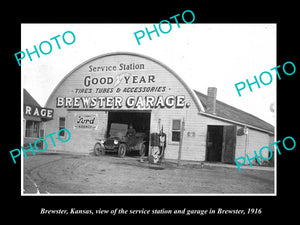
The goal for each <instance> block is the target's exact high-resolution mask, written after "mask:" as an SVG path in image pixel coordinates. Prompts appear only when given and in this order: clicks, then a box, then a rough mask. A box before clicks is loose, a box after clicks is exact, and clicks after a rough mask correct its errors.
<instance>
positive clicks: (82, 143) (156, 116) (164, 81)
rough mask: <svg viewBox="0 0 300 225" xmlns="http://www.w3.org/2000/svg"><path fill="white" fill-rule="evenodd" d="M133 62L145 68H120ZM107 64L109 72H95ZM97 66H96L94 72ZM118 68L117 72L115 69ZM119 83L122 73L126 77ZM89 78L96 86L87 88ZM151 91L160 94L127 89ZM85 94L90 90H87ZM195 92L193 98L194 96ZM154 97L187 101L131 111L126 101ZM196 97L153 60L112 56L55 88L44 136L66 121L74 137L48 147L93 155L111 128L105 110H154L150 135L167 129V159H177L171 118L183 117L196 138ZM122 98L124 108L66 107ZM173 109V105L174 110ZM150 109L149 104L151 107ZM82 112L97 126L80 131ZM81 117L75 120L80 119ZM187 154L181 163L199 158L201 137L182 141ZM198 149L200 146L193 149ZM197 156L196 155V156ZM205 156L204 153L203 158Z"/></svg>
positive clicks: (80, 70)
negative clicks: (78, 99)
mask: <svg viewBox="0 0 300 225" xmlns="http://www.w3.org/2000/svg"><path fill="white" fill-rule="evenodd" d="M132 63H135V65H143V67H141V66H140V68H143V69H132V68H131V69H130V68H129V70H126V71H123V70H122V71H120V67H119V66H120V65H121V64H125V65H130V64H132ZM101 66H102V67H105V66H108V67H109V68H110V69H111V70H110V71H104V72H103V71H100V72H99V71H97V70H98V67H101ZM93 68H96V69H95V70H96V72H94V70H93ZM113 68H115V70H113ZM124 74H125V76H124V77H123V79H121V75H124ZM87 76H90V77H91V79H90V80H92V79H93V78H95V82H94V83H95V84H90V85H89V86H88V87H86V83H85V80H86V77H87ZM101 77H105V78H108V77H110V79H111V82H109V84H108V83H106V84H100V83H97V84H96V78H97V79H99V78H101ZM118 79H119V80H121V82H120V83H119V84H117V85H116V86H115V84H116V83H115V82H116V81H117V80H118ZM144 87H150V89H153V88H159V89H157V90H159V91H145V92H127V91H125V90H128V88H144ZM99 88H107V89H109V90H110V91H109V92H108V93H107V92H106V93H97V92H99V91H97V89H99ZM79 89H80V90H81V89H83V90H84V93H82V92H80V93H78V91H77V90H79ZM86 90H87V91H86ZM191 93H192V94H191ZM149 95H150V96H153V97H155V99H157V100H158V98H160V96H162V97H163V98H164V99H165V98H166V97H167V96H174V98H177V97H178V96H179V97H180V98H183V100H182V99H181V100H178V102H179V103H178V104H174V105H172V104H171V103H170V102H169V103H170V104H169V105H168V107H167V106H164V107H163V106H162V105H161V104H158V106H157V105H156V106H157V107H156V106H155V107H151V106H150V107H148V108H147V107H146V104H145V105H144V107H143V106H141V105H138V106H137V107H128V106H126V104H125V102H126V103H127V99H128V98H129V97H132V96H134V97H138V96H141V97H145V96H149ZM194 95H195V94H194V93H193V92H191V90H189V89H188V88H187V87H186V86H185V84H184V83H183V82H182V81H181V80H180V78H179V77H178V76H177V75H175V73H174V72H173V71H171V70H169V69H168V68H166V67H165V66H163V65H161V64H160V63H158V62H156V61H152V60H151V59H148V58H144V57H139V56H136V55H108V56H105V57H98V58H95V59H92V60H90V61H88V62H86V63H84V64H82V65H80V66H79V67H77V68H76V69H74V70H73V71H72V72H71V73H70V74H68V75H67V76H66V77H65V78H64V79H63V80H62V82H61V83H60V84H59V85H58V86H57V88H56V89H55V90H54V91H53V93H52V94H51V96H50V97H49V99H48V101H47V103H46V107H49V108H53V109H54V118H53V120H51V121H48V122H47V123H46V125H45V133H46V135H47V134H49V133H52V132H56V133H57V132H58V130H59V118H60V117H65V118H66V128H67V129H68V130H69V131H70V132H71V139H70V141H68V142H60V141H59V138H58V137H57V135H55V136H53V137H54V141H55V143H56V146H53V145H51V144H49V146H48V148H49V149H53V150H59V151H72V152H81V153H89V152H91V151H92V149H93V147H94V144H95V143H96V139H97V138H103V137H104V134H105V131H106V128H107V116H108V113H107V111H110V110H117V111H118V110H126V111H132V110H134V111H136V112H138V111H143V110H147V111H151V124H150V133H152V132H159V125H160V127H162V126H163V128H164V132H165V133H166V134H167V148H166V158H173V159H175V158H177V157H178V149H179V144H178V143H172V142H171V134H172V119H180V120H184V121H185V122H186V127H187V129H186V130H189V131H193V132H195V133H196V134H197V133H198V132H197V124H195V122H194V121H197V119H198V118H199V115H198V114H197V113H198V112H199V105H198V103H197V102H195V99H196V97H195V96H194ZM116 96H118V97H120V98H121V99H122V106H121V107H100V105H99V106H98V105H97V106H96V107H84V106H83V105H81V104H80V105H79V106H78V107H77V104H75V105H76V107H75V105H74V104H73V103H74V102H73V103H72V104H68V103H66V98H72V99H74V97H116ZM62 98H63V99H64V101H65V103H66V104H60V103H58V102H59V101H60V100H58V99H62ZM170 105H172V106H170ZM148 106H149V105H148ZM78 114H82V115H95V116H96V120H95V124H96V126H94V127H92V128H90V129H81V128H78V126H77V125H76V122H75V120H76V118H78ZM76 115H77V116H76ZM66 138H67V137H66ZM183 140H184V142H183V148H182V149H183V151H182V152H183V153H182V159H191V160H200V159H201V154H198V151H199V146H200V145H201V144H200V142H199V140H198V139H197V136H194V137H189V138H184V139H183ZM195 148H197V149H196V150H195ZM195 153H197V154H195ZM202 155H203V154H202Z"/></svg>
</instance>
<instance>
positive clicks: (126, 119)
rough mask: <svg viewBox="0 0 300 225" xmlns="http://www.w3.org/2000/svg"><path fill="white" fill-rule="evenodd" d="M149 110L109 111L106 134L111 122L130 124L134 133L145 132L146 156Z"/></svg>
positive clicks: (147, 149) (149, 119)
mask: <svg viewBox="0 0 300 225" xmlns="http://www.w3.org/2000/svg"><path fill="white" fill-rule="evenodd" d="M150 121H151V112H150V111H141V112H136V111H109V112H108V122H107V134H109V129H110V127H111V124H112V123H121V124H127V125H130V124H132V126H133V128H134V129H135V131H136V133H137V134H138V133H145V141H146V143H145V145H146V156H147V155H148V151H149V134H150Z"/></svg>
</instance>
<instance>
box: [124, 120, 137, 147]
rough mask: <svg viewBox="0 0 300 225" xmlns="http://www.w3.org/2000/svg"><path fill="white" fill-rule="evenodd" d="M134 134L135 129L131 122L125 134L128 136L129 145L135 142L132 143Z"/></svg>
mask: <svg viewBox="0 0 300 225" xmlns="http://www.w3.org/2000/svg"><path fill="white" fill-rule="evenodd" d="M135 134H136V131H135V129H134V128H133V126H132V124H129V128H128V130H127V134H126V136H127V137H128V145H129V146H132V145H134V144H135V143H134V142H135Z"/></svg>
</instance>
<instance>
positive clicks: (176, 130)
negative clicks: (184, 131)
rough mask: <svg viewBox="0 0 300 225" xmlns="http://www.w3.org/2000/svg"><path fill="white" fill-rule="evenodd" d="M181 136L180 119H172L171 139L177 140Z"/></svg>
mask: <svg viewBox="0 0 300 225" xmlns="http://www.w3.org/2000/svg"><path fill="white" fill-rule="evenodd" d="M180 136H181V120H172V141H173V142H179V141H180Z"/></svg>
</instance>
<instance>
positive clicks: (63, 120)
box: [58, 117, 66, 137]
mask: <svg viewBox="0 0 300 225" xmlns="http://www.w3.org/2000/svg"><path fill="white" fill-rule="evenodd" d="M63 128H66V118H65V117H59V124H58V130H60V129H63ZM59 136H61V137H65V131H64V130H62V131H61V132H60V133H59Z"/></svg>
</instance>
